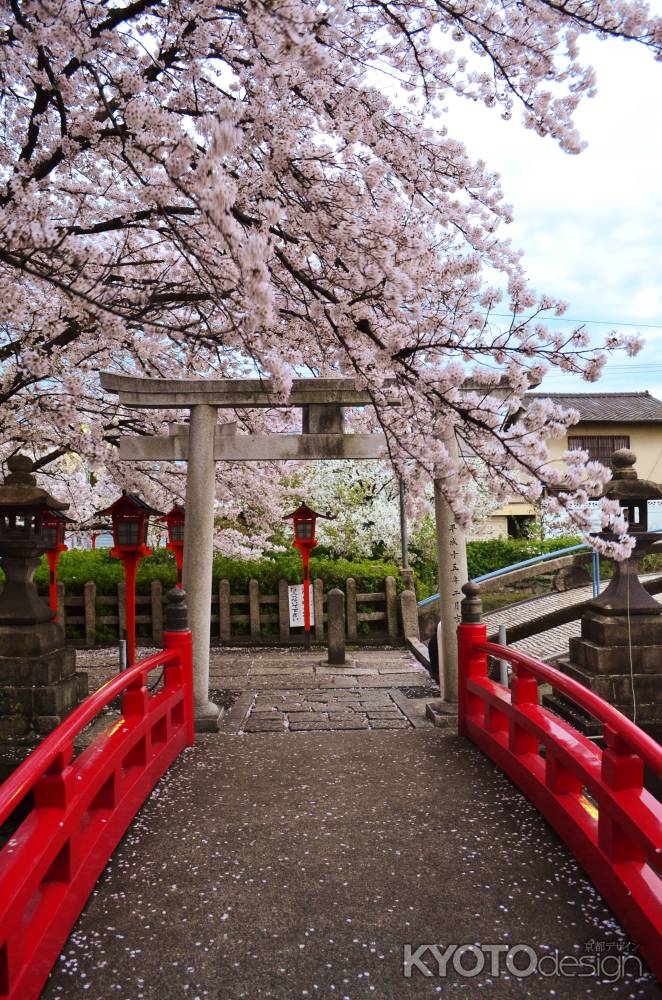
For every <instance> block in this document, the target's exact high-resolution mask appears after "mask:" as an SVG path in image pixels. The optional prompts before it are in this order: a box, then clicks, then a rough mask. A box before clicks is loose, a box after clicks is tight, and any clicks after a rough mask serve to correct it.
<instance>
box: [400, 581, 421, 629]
mask: <svg viewBox="0 0 662 1000" xmlns="http://www.w3.org/2000/svg"><path fill="white" fill-rule="evenodd" d="M400 610H401V612H402V632H403V635H404V637H405V639H420V638H421V633H420V630H419V626H418V606H417V604H416V594H415V593H414V591H413V590H403V591H402V593H401V594H400Z"/></svg>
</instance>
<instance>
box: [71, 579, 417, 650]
mask: <svg viewBox="0 0 662 1000" xmlns="http://www.w3.org/2000/svg"><path fill="white" fill-rule="evenodd" d="M408 582H409V581H408V580H407V579H405V583H408ZM287 587H288V584H287V581H286V580H279V581H278V593H277V594H261V593H260V588H259V584H258V581H257V580H251V581H250V584H249V590H248V593H247V594H245V593H244V594H234V593H232V591H231V588H230V583H229V581H228V580H221V581H220V582H219V584H218V588H217V591H216V593H214V594H212V595H211V636H210V638H211V642H212V644H213V645H225V646H241V645H266V646H269V645H272V646H273V645H299V644H303V643H304V641H305V636H304V633H303V629H301V628H297V629H290V623H289V618H290V615H289V600H288V592H287ZM326 596H327V595H326V593H325V592H324V585H323V582H322V580H314V581H313V601H314V608H315V624H314V626H313V630H312V631H313V638H314V641H316V642H324V641H325V640H326ZM163 606H164V593H163V585H162V584H161V582H160V581H159V580H153V581H152V584H151V591H150V593H149V594H138V595H137V597H136V627H137V632H138V639H139V641H143V642H145V641H146V642H148V643H153V644H154V645H156V646H159V645H161V637H162V633H163ZM345 610H346V622H347V641H348V642H350V643H356V644H358V645H370V644H371V643H384V642H395V641H397V640H398V639H399V638H400V637H401V636H402V614H401V611H400V602H399V601H398V596H397V585H396V581H395V578H394V577H392V576H387V577H386V579H385V580H384V589H383V590H379V591H375V592H371V593H361V592H357V589H356V582H355V580H353V579H352V578H351V577H350V578H348V579H347V581H346V585H345ZM58 620H59V621H60V622H61V623H62V624H63V625H64V627H65V630H66V633H67V640H68V642H69V643H71V644H72V645H74V646H78V647H84V648H90V647H94V646H99V645H108V644H110V643H114V642H117V640H118V639H119V636H120V634H121V632H122V630H123V629H125V628H126V598H125V585H124V582H122V583H119V584H118V585H117V593H116V594H113V595H107V594H97V589H96V584H95V583H94V581H93V580H90V581H88V582H87V583H86V584H85V585H84V588H83V594H82V595H68V594H67V593H66V592H65V587H64V584H62V583H59V584H58Z"/></svg>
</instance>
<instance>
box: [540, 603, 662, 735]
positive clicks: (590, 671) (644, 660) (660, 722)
mask: <svg viewBox="0 0 662 1000" xmlns="http://www.w3.org/2000/svg"><path fill="white" fill-rule="evenodd" d="M556 666H557V667H558V668H559V669H560V670H562V671H563V673H564V674H567V675H568V677H572V678H573V679H574V680H576V681H579V682H580V683H581V684H583V685H584V686H585V687H587V688H589V690H591V691H594V692H595V693H596V694H598V695H600V697H602V698H604V699H605V701H608V702H609V703H610V704H611V705H613V706H614V707H615V708H617V709H618V710H619V711H620V712H622V713H623V714H624V715H627V716H628V718H630V719H631V718H633V715H634V701H633V691H632V689H633V686H634V697H635V699H636V722H637V725H638V726H640V728H641V729H643V730H645V731H646V732H647V733H649V734H650V735H651V736H653V737H654V738H655V739H658V740H661V739H662V616H660V615H659V614H658V615H632V616H631V618H630V624H629V626H628V619H627V617H626V616H624V615H605V614H600V613H599V612H597V611H588V612H586V613H585V614H584V616H583V618H582V623H581V637H580V638H573V639H571V640H570V649H569V655H568V656H567V657H563V658H561V659H560V660H558V661H557V663H556ZM544 704H545V705H546V706H547V707H548V708H551V709H552V710H553V711H555V712H557V713H558V714H559V715H561V716H562V717H564V718H565V719H567V721H569V722H572V724H573V725H575V726H578V727H579V728H580V729H581V730H582V731H583V732H585V733H586V735H589V736H591V735H596V734H597V733H599V732H600V731H601V728H602V727H601V726H599V725H597V724H596V723H594V722H593V720H592V719H590V718H589V717H588V716H584V713H583V712H579V711H578V709H577V706H576V705H575V704H574V702H570V701H569V700H568V699H566V698H564V697H562V696H558V695H554V696H552V697H548V698H544ZM582 723H583V724H582Z"/></svg>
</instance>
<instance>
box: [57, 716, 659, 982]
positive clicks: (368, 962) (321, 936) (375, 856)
mask: <svg viewBox="0 0 662 1000" xmlns="http://www.w3.org/2000/svg"><path fill="white" fill-rule="evenodd" d="M477 943H481V944H484V945H490V944H491V945H497V946H498V945H506V946H510V945H515V944H520V945H526V946H528V947H529V948H532V949H534V952H535V955H537V957H538V959H540V958H542V957H543V956H545V955H546V956H551V959H548V960H547V966H546V967H547V968H548V966H549V961H554V959H555V956H556V955H557V954H558V955H561V956H563V955H567V956H574V957H575V958H578V957H579V956H595V955H599V956H605V955H607V954H608V955H610V956H612V960H611V962H608V963H606V967H605V971H606V975H598V976H595V975H594V976H589V977H584V978H562V977H560V976H557V975H551V976H546V975H542V974H540V973H534V974H532V975H530V976H528V977H525V978H520V977H518V976H517V975H515V974H514V972H513V971H512V969H511V971H508V969H507V968H506V967H505V965H504V959H503V957H502V958H501V959H500V961H501V968H500V972H499V973H497V974H492V973H491V970H490V968H489V965H490V961H491V960H490V958H489V957H488V959H487V963H486V965H485V968H484V969H483V971H481V972H479V974H478V975H476V976H475V977H470V978H467V977H463V976H461V975H459V974H458V972H457V971H456V970H455V969H454V968H453V964H452V959H451V961H450V962H449V967H448V971H449V974H448V976H446V977H443V976H439V974H438V966H437V962H436V961H435V959H434V956H433V955H432V954H431V953H430V952H425V953H422V952H420V953H419V955H420V957H421V960H422V962H423V964H424V966H425V967H426V968H427V969H428V971H429V972H430V973H431V974H430V975H429V976H426V975H424V974H423V972H422V971H421V970H420V968H415V969H414V970H413V974H412V976H411V978H406V977H405V976H404V974H403V956H404V950H405V947H406V946H407V945H410V946H411V949H412V952H414V953H416V950H417V949H418V948H419V946H421V945H426V944H430V945H434V944H436V945H438V946H439V947H440V948H441V951H442V953H443V951H444V949H446V948H447V947H448V946H449V945H453V944H457V945H462V944H467V945H472V944H477ZM530 954H531V953H527V954H524V953H522V951H521V950H520V954H519V958H517V959H514V956H511V957H510V959H509V961H510V963H511V965H513V962H514V966H515V968H516V967H517V965H518V963H519V962H521V961H522V959H525V960H526V962H525V964H530ZM626 954H627V942H626V941H625V938H624V935H623V932H622V930H621V929H620V928H619V926H618V924H617V923H616V921H615V920H614V918H613V916H612V915H611V914H610V912H609V911H608V910H607V908H606V907H605V905H604V903H603V902H602V901H601V899H600V897H599V896H598V895H597V893H596V892H595V890H594V889H593V888H592V886H591V885H590V883H589V882H588V881H587V880H586V879H585V878H584V876H583V875H582V873H581V871H580V870H579V868H578V866H577V865H576V863H575V862H574V860H573V858H572V857H571V856H570V855H569V853H568V852H567V851H566V849H565V848H564V847H563V846H562V845H561V844H560V842H559V841H558V840H557V838H556V837H555V836H554V835H553V834H552V832H551V831H550V829H549V828H548V827H547V825H546V824H545V822H544V821H543V820H542V818H541V817H540V816H539V815H538V814H537V813H536V811H535V810H534V809H533V807H531V806H530V805H529V804H528V802H527V801H526V800H525V799H524V798H523V797H522V796H521V795H520V794H519V793H518V792H517V790H516V789H515V788H514V787H513V786H512V785H511V784H510V783H509V781H508V780H507V779H506V778H505V777H504V776H503V775H501V774H500V773H499V772H498V771H497V770H496V769H495V768H494V767H493V766H492V765H491V764H490V763H489V762H488V761H487V760H486V759H485V758H484V757H483V756H482V755H481V753H480V752H479V751H478V750H477V749H475V748H474V747H473V746H471V745H470V744H468V743H467V742H465V741H463V740H460V739H458V738H457V737H455V736H451V735H447V734H444V733H443V732H441V731H440V730H438V729H416V728H413V727H412V728H408V729H398V730H395V731H389V730H380V731H373V732H358V731H346V732H290V733H286V732H285V731H281V732H279V733H255V734H250V735H249V734H247V735H241V734H240V733H239V732H236V733H232V732H229V733H228V732H226V733H221V734H218V735H216V734H214V735H208V736H204V737H200V738H199V740H198V742H197V745H196V746H195V747H193V748H191V749H190V750H187V751H186V752H185V753H184V754H183V755H182V757H181V758H180V759H179V760H178V762H177V763H176V764H175V765H174V767H173V768H172V769H171V770H170V771H169V772H168V774H167V775H166V776H165V777H164V779H163V780H162V781H161V782H160V784H159V785H158V786H157V788H156V790H155V792H154V793H153V795H152V796H151V797H150V799H149V800H148V801H147V803H146V804H145V806H144V807H143V809H142V810H141V812H140V813H139V815H138V817H137V818H136V820H135V821H134V823H133V825H132V827H131V828H130V830H129V832H128V833H127V835H126V837H125V838H124V840H123V842H122V844H121V845H120V847H119V848H118V850H117V852H116V854H115V855H114V857H113V859H112V860H111V862H110V863H109V865H108V867H107V869H106V871H105V873H104V875H103V876H102V878H101V880H100V882H99V885H98V887H97V890H96V891H95V893H94V895H93V896H92V898H91V899H90V901H89V903H88V905H87V907H86V909H85V911H84V913H83V914H82V916H81V919H80V920H79V922H78V924H77V926H76V928H75V929H74V932H73V934H72V937H71V938H70V940H69V942H68V944H67V946H66V948H65V951H64V954H63V955H62V957H61V960H60V962H59V964H58V966H57V967H56V969H55V971H54V972H53V974H52V976H51V978H50V980H49V982H48V984H47V986H46V988H45V990H44V993H43V998H44V1000H56V998H62V997H64V998H67V1000H82V998H85V1000H111V998H118V1000H184V998H188V1000H196V998H197V1000H206V998H209V1000H241V998H247V1000H255V998H262V997H264V998H275V1000H290V998H316V997H318V998H324V1000H330V998H334V1000H335V998H338V1000H371V998H375V1000H407V998H416V1000H418V998H421V1000H424V998H425V1000H427V998H433V997H437V996H440V995H444V994H445V995H449V994H451V995H455V994H458V993H463V994H464V995H465V996H467V997H470V998H474V997H476V996H480V995H481V994H486V995H489V996H492V997H495V998H499V1000H501V998H503V1000H507V998H511V997H531V998H538V997H559V998H561V997H563V998H565V997H571V998H575V997H576V998H579V997H591V998H602V997H608V996H609V997H612V996H614V995H617V996H619V995H620V996H623V997H650V998H653V997H660V996H661V995H662V994H661V992H660V990H659V989H658V987H657V985H656V984H655V983H654V981H653V980H652V978H651V977H650V975H649V974H648V973H644V975H643V976H639V975H636V974H633V972H632V970H633V968H634V967H635V966H636V961H634V960H630V961H629V962H626V963H625V964H626V973H625V978H617V979H613V981H610V979H611V977H613V976H615V974H616V973H617V972H620V969H621V965H622V964H623V956H624V955H626ZM479 959H480V955H478V953H476V952H474V953H473V954H472V953H468V954H465V956H464V959H463V960H462V961H463V964H464V966H465V968H467V969H469V970H470V969H471V968H472V966H473V965H474V964H475V963H476V962H477V961H479ZM601 960H603V959H601ZM570 962H572V959H571V960H570ZM457 964H458V965H460V962H459V961H458V963H457ZM568 964H569V963H568V962H567V961H566V966H567V965H568ZM548 971H549V968H548Z"/></svg>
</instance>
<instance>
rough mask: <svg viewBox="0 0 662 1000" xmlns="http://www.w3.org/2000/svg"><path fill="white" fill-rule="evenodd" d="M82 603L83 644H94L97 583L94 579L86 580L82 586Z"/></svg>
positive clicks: (95, 642) (89, 645) (95, 641)
mask: <svg viewBox="0 0 662 1000" xmlns="http://www.w3.org/2000/svg"><path fill="white" fill-rule="evenodd" d="M83 603H84V605H85V607H84V613H85V645H86V646H87V647H88V649H89V648H91V647H92V646H96V644H97V636H96V628H97V585H96V583H95V582H94V580H88V581H87V583H86V584H85V586H84V587H83Z"/></svg>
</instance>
